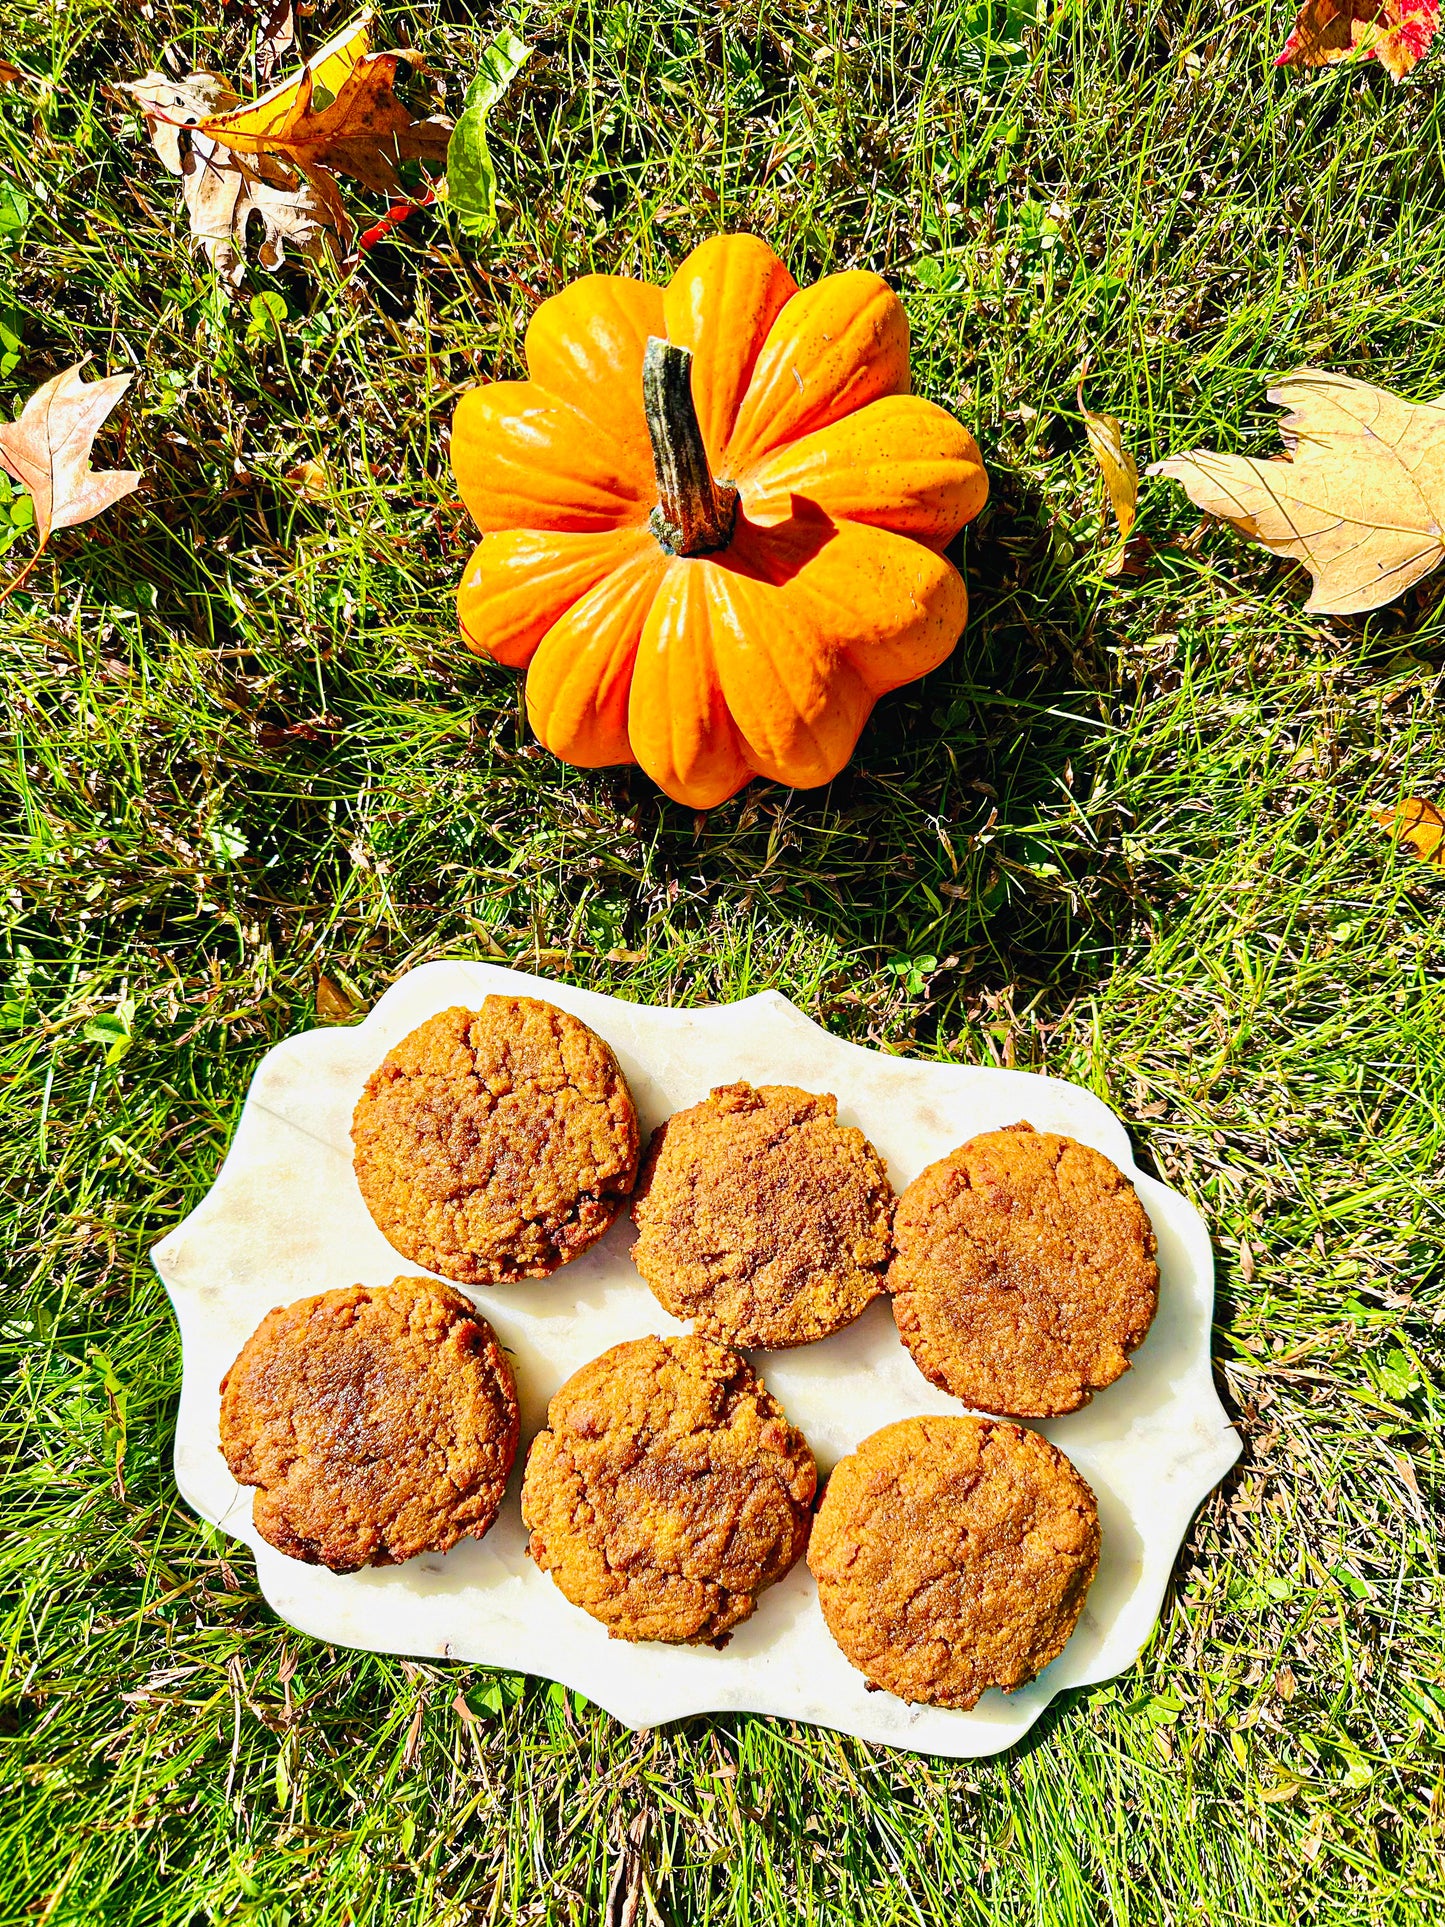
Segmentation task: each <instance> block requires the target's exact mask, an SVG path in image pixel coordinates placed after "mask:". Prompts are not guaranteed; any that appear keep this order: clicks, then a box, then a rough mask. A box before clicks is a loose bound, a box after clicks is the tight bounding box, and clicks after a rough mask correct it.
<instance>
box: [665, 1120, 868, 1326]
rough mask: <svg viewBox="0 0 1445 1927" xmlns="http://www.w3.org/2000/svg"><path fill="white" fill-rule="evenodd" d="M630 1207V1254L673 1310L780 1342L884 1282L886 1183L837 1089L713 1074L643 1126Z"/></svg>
mask: <svg viewBox="0 0 1445 1927" xmlns="http://www.w3.org/2000/svg"><path fill="white" fill-rule="evenodd" d="M632 1218H633V1222H634V1223H635V1224H636V1226H637V1228H638V1230H639V1232H640V1233H641V1234H642V1235H641V1236H640V1237H639V1238H638V1240H637V1243H636V1244H635V1245H634V1246H633V1247H632V1261H633V1263H634V1264H635V1265H636V1266H637V1269H638V1270H639V1271H640V1272H641V1273H642V1275H643V1277H644V1278H645V1279H646V1280H647V1282H648V1284H649V1285H651V1287H652V1290H653V1292H654V1294H655V1295H656V1297H657V1299H658V1300H659V1302H660V1303H661V1304H662V1305H663V1306H664V1307H665V1308H666V1309H667V1310H668V1311H670V1312H671V1313H672V1315H673V1317H674V1318H691V1319H692V1320H693V1322H694V1325H695V1327H696V1329H697V1330H698V1331H699V1332H701V1333H703V1334H704V1335H705V1336H706V1337H708V1338H716V1339H718V1340H720V1341H722V1342H724V1343H727V1344H733V1345H761V1346H766V1347H769V1348H771V1349H779V1348H781V1347H783V1346H786V1345H806V1344H808V1343H809V1342H810V1341H811V1340H812V1339H815V1338H826V1337H827V1336H828V1334H829V1332H835V1331H837V1330H838V1329H839V1328H840V1327H841V1326H843V1325H847V1324H851V1323H852V1321H853V1320H854V1319H855V1318H856V1317H857V1316H858V1314H859V1312H860V1311H862V1309H863V1307H864V1306H865V1305H866V1304H868V1302H869V1301H870V1300H871V1299H873V1298H876V1297H877V1296H878V1294H879V1292H880V1291H882V1289H883V1283H884V1268H885V1267H886V1265H887V1263H888V1252H889V1242H888V1240H889V1229H890V1226H891V1223H892V1218H893V1187H892V1185H890V1184H889V1182H888V1173H887V1172H886V1171H885V1170H884V1168H883V1160H882V1159H881V1158H880V1157H879V1155H878V1153H877V1152H876V1151H875V1150H874V1149H873V1146H872V1145H871V1144H870V1143H869V1142H868V1140H867V1138H865V1137H864V1135H863V1133H862V1132H861V1131H855V1130H854V1129H852V1127H851V1126H849V1125H844V1124H840V1123H839V1122H838V1100H837V1099H836V1098H835V1097H819V1096H815V1095H814V1094H813V1093H812V1092H811V1091H799V1090H794V1089H793V1087H792V1086H791V1085H789V1084H764V1085H762V1086H761V1087H760V1088H759V1089H757V1090H754V1089H753V1087H752V1085H751V1084H724V1085H721V1086H720V1087H719V1088H718V1089H717V1090H715V1091H714V1092H713V1093H712V1095H711V1096H710V1097H706V1098H704V1099H703V1101H702V1103H701V1104H694V1105H693V1106H692V1108H691V1110H687V1111H678V1112H675V1113H674V1115H673V1116H672V1117H670V1118H669V1119H668V1120H667V1122H666V1123H665V1124H664V1125H662V1126H661V1127H660V1128H659V1129H658V1130H656V1131H654V1132H653V1135H652V1143H651V1144H650V1146H649V1147H648V1153H647V1161H646V1163H645V1165H644V1167H643V1173H642V1180H641V1183H640V1184H639V1186H638V1192H637V1197H636V1199H635V1201H634V1203H633V1207H632Z"/></svg>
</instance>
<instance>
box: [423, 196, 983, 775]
mask: <svg viewBox="0 0 1445 1927" xmlns="http://www.w3.org/2000/svg"><path fill="white" fill-rule="evenodd" d="M526 354H527V370H528V373H529V375H530V377H531V378H530V380H528V381H498V382H489V383H486V384H484V385H482V386H480V387H477V388H473V389H470V390H469V391H468V392H467V393H466V394H465V395H463V397H462V399H461V401H460V402H459V403H458V405H457V410H456V417H455V420H454V422H453V425H452V465H453V467H454V469H455V471H456V477H457V482H458V484H459V486H460V488H461V493H462V499H463V500H464V501H465V503H466V505H467V507H468V508H469V509H470V510H471V513H472V515H473V517H474V518H475V520H476V523H477V526H478V528H480V529H481V531H482V541H481V543H480V545H479V546H478V548H477V549H476V552H475V553H474V554H473V556H472V559H471V562H470V563H469V565H468V567H467V571H466V574H465V576H464V578H463V581H462V585H461V590H460V592H459V595H458V612H459V615H460V618H461V627H462V633H463V635H464V636H465V638H466V641H467V643H468V645H469V646H470V647H471V648H472V649H474V650H475V651H476V652H477V653H478V654H479V655H486V656H491V657H492V658H493V659H494V660H495V661H497V662H503V663H510V664H512V665H513V666H515V667H517V668H519V669H521V668H525V669H526V671H527V713H528V716H529V717H530V719H531V723H532V727H533V728H534V729H535V731H536V733H537V735H538V736H539V737H540V739H541V740H542V742H543V743H545V744H546V745H547V747H548V748H549V749H551V750H554V751H555V752H556V753H557V755H559V756H561V757H564V758H565V759H566V760H567V761H568V762H570V763H576V764H580V765H581V766H583V767H584V768H595V767H597V766H598V765H601V764H605V763H640V764H641V765H642V767H643V769H644V770H646V772H647V773H648V775H649V776H651V777H652V778H653V780H654V781H655V782H656V783H657V784H658V785H659V786H660V787H661V788H662V789H664V790H665V791H666V792H667V794H668V795H669V796H671V797H673V798H675V799H676V800H677V801H678V802H680V803H687V804H691V805H692V806H693V807H694V808H696V809H706V808H708V807H710V806H711V805H712V804H714V803H719V802H721V801H722V800H723V798H724V797H727V796H731V795H732V794H733V792H734V791H735V790H737V789H740V788H741V787H742V785H743V784H744V783H746V782H747V781H748V780H749V778H750V777H752V776H754V775H760V776H768V777H771V778H773V779H774V780H775V781H777V782H780V783H791V784H795V785H798V786H800V787H807V786H808V785H810V784H815V783H826V782H827V781H828V780H829V779H830V778H831V777H833V776H835V775H836V774H837V773H838V771H839V770H840V769H841V768H842V767H843V765H844V763H845V762H847V760H848V757H849V756H850V755H851V753H852V750H853V746H854V744H855V743H856V742H857V740H858V735H859V732H860V730H861V729H862V727H863V724H864V722H865V721H866V720H867V717H868V713H869V711H870V710H871V709H872V707H873V704H874V703H875V702H876V701H877V699H878V697H879V696H881V695H882V694H883V693H884V691H885V690H889V689H895V688H897V687H898V685H899V684H900V683H905V682H910V681H912V680H913V678H914V677H916V676H921V675H924V674H925V673H926V672H927V671H928V670H930V669H932V668H934V667H935V666H936V665H937V664H938V663H940V662H942V660H943V659H944V657H945V656H946V655H948V653H949V651H950V650H951V649H952V648H953V646H954V644H955V642H956V641H957V640H958V637H959V635H960V634H961V633H962V630H963V625H964V621H965V618H966V617H967V614H968V596H967V593H966V592H965V590H964V586H963V580H962V578H961V577H960V575H959V574H958V571H957V570H956V569H955V568H954V567H953V566H952V564H951V563H949V562H946V561H945V560H944V558H943V556H942V554H941V553H940V551H941V550H942V549H943V548H944V546H945V545H946V544H947V543H948V542H949V541H950V540H951V539H952V537H953V536H954V535H956V534H957V532H958V531H959V529H961V528H962V527H963V525H964V523H965V522H967V521H969V520H970V519H971V517H973V516H975V515H976V514H977V513H978V511H979V509H980V508H982V506H983V504H984V501H985V499H986V497H987V494H988V480H987V477H986V476H985V474H984V472H983V467H982V464H981V462H980V461H979V454H978V449H977V446H976V445H975V443H974V440H973V437H972V436H971V435H970V434H969V432H968V430H967V429H966V428H963V427H962V426H960V424H959V423H958V422H956V421H955V420H954V419H953V417H952V416H951V415H949V414H947V413H946V412H945V411H944V410H943V409H942V408H937V407H935V406H934V405H933V403H932V402H927V401H922V400H920V399H919V398H918V397H916V396H912V395H910V394H909V392H908V385H909V384H908V321H907V318H906V316H905V315H904V312H903V308H902V305H901V303H900V302H899V300H898V297H897V296H896V295H895V294H894V293H893V292H892V290H891V289H890V288H889V287H888V286H887V284H886V283H885V282H883V281H881V280H880V279H879V277H878V276H877V275H876V274H867V273H863V272H861V271H850V272H848V273H844V274H833V275H829V276H828V277H827V278H826V279H825V280H822V281H819V282H818V283H816V285H815V286H813V287H811V288H806V289H802V290H800V289H799V288H798V286H797V284H796V282H795V281H794V280H793V278H792V276H791V275H790V274H789V273H788V271H787V269H786V268H785V267H784V266H783V264H782V262H781V261H780V260H779V259H778V257H777V256H776V255H775V254H774V253H773V252H772V250H771V249H770V248H768V247H767V246H765V245H764V243H763V242H761V241H759V240H757V239H755V238H754V237H753V236H751V235H746V234H738V235H719V236H716V237H715V238H714V239H712V240H710V241H705V242H704V243H703V244H702V246H701V247H699V248H697V249H696V250H695V251H694V252H693V253H692V254H690V255H689V256H688V258H687V259H686V261H684V262H683V264H682V266H681V267H680V268H679V269H678V271H677V273H676V274H675V275H674V276H673V278H672V280H671V281H670V282H669V283H668V285H667V287H666V288H665V289H664V288H658V287H653V286H651V285H649V284H648V283H646V282H643V281H632V280H627V279H624V278H623V277H621V276H617V275H602V274H594V275H587V276H585V277H584V278H583V279H582V280H580V281H577V282H574V283H573V285H572V286H571V287H569V288H567V289H566V290H565V291H564V292H563V293H561V294H558V295H554V296H553V297H552V298H551V299H550V300H549V301H544V302H543V303H542V305H541V307H540V308H538V310H537V312H536V313H535V314H534V315H533V317H532V321H531V325H530V326H529V327H528V329H527V338H526Z"/></svg>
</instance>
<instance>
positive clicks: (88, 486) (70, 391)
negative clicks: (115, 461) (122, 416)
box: [0, 363, 142, 599]
mask: <svg viewBox="0 0 1445 1927" xmlns="http://www.w3.org/2000/svg"><path fill="white" fill-rule="evenodd" d="M81 365H82V364H79V363H77V365H76V366H75V367H74V368H67V369H66V370H65V372H64V373H63V374H60V375H56V376H55V377H54V379H53V380H51V381H47V382H46V383H45V385H44V386H43V387H41V388H37V389H36V391H35V393H34V394H33V395H32V396H31V397H30V399H29V401H27V402H26V404H25V407H24V409H23V410H22V411H21V415H20V419H19V421H17V422H4V423H0V468H3V469H4V470H5V472H6V474H7V475H9V476H11V477H12V478H13V479H14V480H15V481H17V482H19V483H20V485H21V487H22V488H25V489H28V490H29V492H30V500H31V502H32V504H33V506H34V512H35V528H36V532H37V534H38V536H39V538H40V539H39V544H38V546H37V548H36V550H35V553H34V555H32V556H31V558H30V560H29V561H28V562H27V563H26V565H25V567H24V568H23V569H22V570H21V571H20V573H19V574H18V575H16V576H13V577H12V578H11V580H10V581H9V582H8V583H7V584H6V585H5V588H4V591H3V594H0V599H3V596H4V595H9V594H10V593H11V591H12V590H14V589H17V588H18V587H19V586H20V584H21V582H22V581H23V580H24V579H25V578H26V577H27V576H28V575H29V573H30V571H31V570H32V569H33V568H34V567H35V564H36V563H37V562H38V561H39V560H40V557H41V555H42V554H43V553H44V550H45V546H46V544H47V543H48V542H49V540H50V537H51V534H52V532H53V531H54V530H56V529H73V528H76V527H78V526H79V524H80V523H82V522H89V521H90V520H91V519H92V518H93V517H95V516H97V515H99V514H101V513H102V512H103V511H104V510H105V509H108V508H112V507H114V505H115V504H116V503H117V502H118V501H120V500H121V498H122V497H123V496H126V495H129V494H130V493H131V492H132V491H133V490H134V489H137V488H139V487H140V484H141V479H142V478H141V473H140V470H139V469H135V468H116V469H102V470H96V469H93V468H92V467H91V466H90V454H91V446H92V444H93V443H94V441H95V438H96V436H97V435H98V434H99V432H100V426H101V423H102V422H103V421H104V420H105V418H106V416H107V415H108V414H109V413H110V411H111V410H112V408H114V407H115V405H116V403H117V402H118V401H119V400H120V398H121V396H122V395H123V394H124V393H125V391H126V389H127V388H129V386H130V382H131V378H130V376H129V375H110V376H108V377H107V378H106V379H105V380H104V381H82V380H81V379H80V368H81Z"/></svg>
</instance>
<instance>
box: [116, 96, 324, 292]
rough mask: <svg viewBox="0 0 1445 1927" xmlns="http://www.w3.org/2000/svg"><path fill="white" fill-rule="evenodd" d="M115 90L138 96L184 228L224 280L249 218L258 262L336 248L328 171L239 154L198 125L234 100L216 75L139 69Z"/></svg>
mask: <svg viewBox="0 0 1445 1927" xmlns="http://www.w3.org/2000/svg"><path fill="white" fill-rule="evenodd" d="M122 92H124V93H128V94H130V95H132V96H133V97H134V99H135V100H136V101H137V102H138V104H139V106H140V110H141V112H142V113H143V114H144V116H145V121H146V127H147V130H148V131H149V133H150V137H151V142H152V145H153V146H154V147H155V150H156V153H157V154H158V155H159V156H160V160H161V164H162V165H163V166H164V167H165V168H167V169H168V170H169V172H170V173H172V174H178V175H179V176H180V177H181V183H182V193H183V194H184V196H185V202H186V211H187V213H188V214H189V215H190V220H191V234H192V236H193V237H194V239H195V240H196V242H197V243H198V244H199V246H200V247H201V249H202V250H203V252H204V253H205V255H206V258H207V260H208V261H210V263H211V265H212V266H213V267H214V268H215V270H216V272H217V273H218V274H219V275H220V276H221V278H222V279H223V280H224V281H226V282H227V283H228V284H229V285H231V286H232V287H235V286H236V285H238V284H239V282H240V281H241V280H242V278H243V277H244V275H245V272H246V237H247V229H248V228H249V226H250V223H251V222H252V220H257V221H259V222H260V224H261V245H260V248H259V250H258V258H259V260H260V262H261V265H262V266H263V267H266V268H279V267H280V266H281V264H282V262H283V261H284V260H285V258H286V253H287V249H288V248H289V249H290V250H291V251H292V252H293V253H295V254H300V255H304V256H305V257H306V259H307V260H310V261H320V260H321V259H322V258H323V256H324V255H326V254H328V253H329V254H332V255H336V254H339V253H340V251H341V247H342V246H344V244H345V242H346V241H347V240H348V239H349V238H350V235H351V221H350V217H349V216H348V215H347V212H346V208H345V206H344V204H343V202H342V199H341V194H340V190H339V189H338V188H337V185H336V182H335V181H334V180H333V179H332V178H331V176H330V175H328V174H325V173H323V172H320V171H318V172H317V173H316V174H314V175H306V174H303V173H302V172H301V171H300V170H299V169H292V168H288V167H285V166H283V165H282V163H281V162H279V161H277V160H276V159H275V158H274V157H272V156H270V155H266V154H259V155H254V156H251V157H249V158H243V157H242V156H240V155H238V154H233V153H231V152H230V151H229V150H228V149H227V148H225V147H222V146H221V145H220V144H219V143H218V142H217V141H215V140H213V139H212V138H211V137H210V135H208V134H206V133H204V132H203V131H202V124H203V122H204V121H205V120H206V119H207V118H208V117H209V116H210V115H212V114H213V113H215V112H216V111H218V110H221V109H224V108H225V107H227V106H228V105H232V104H234V103H236V102H237V101H238V99H239V96H238V95H237V94H235V93H233V92H232V90H231V87H230V85H229V83H228V82H227V81H226V80H225V79H224V78H223V77H222V76H221V75H220V74H213V73H207V72H201V73H194V74H190V75H188V76H187V77H186V78H185V79H184V80H172V79H171V78H170V76H169V75H168V74H157V73H152V74H146V75H144V76H143V77H142V78H141V79H140V80H133V81H129V82H127V83H126V84H125V86H124V87H123V88H122Z"/></svg>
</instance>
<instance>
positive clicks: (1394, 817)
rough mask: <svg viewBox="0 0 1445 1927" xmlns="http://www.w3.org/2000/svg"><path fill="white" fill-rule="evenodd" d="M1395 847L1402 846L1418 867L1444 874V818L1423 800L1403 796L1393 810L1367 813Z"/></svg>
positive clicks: (1421, 797) (1422, 798)
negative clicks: (1423, 866) (1402, 844)
mask: <svg viewBox="0 0 1445 1927" xmlns="http://www.w3.org/2000/svg"><path fill="white" fill-rule="evenodd" d="M1370 814H1371V816H1373V817H1374V819H1375V821H1376V822H1377V823H1379V824H1381V825H1382V826H1383V827H1384V828H1385V829H1386V830H1388V832H1389V833H1390V835H1391V836H1392V837H1394V839H1395V841H1396V842H1397V843H1406V844H1408V845H1409V847H1410V848H1411V849H1412V850H1413V851H1414V852H1415V854H1416V856H1417V857H1419V859H1420V861H1421V862H1422V863H1428V864H1430V865H1431V866H1432V868H1434V869H1436V870H1445V815H1442V813H1441V812H1440V810H1439V809H1438V808H1437V807H1436V806H1435V804H1433V803H1430V802H1427V801H1426V799H1425V798H1424V797H1423V796H1404V797H1401V799H1400V801H1399V802H1398V803H1397V804H1396V805H1395V807H1394V808H1393V809H1385V810H1371V811H1370Z"/></svg>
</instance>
